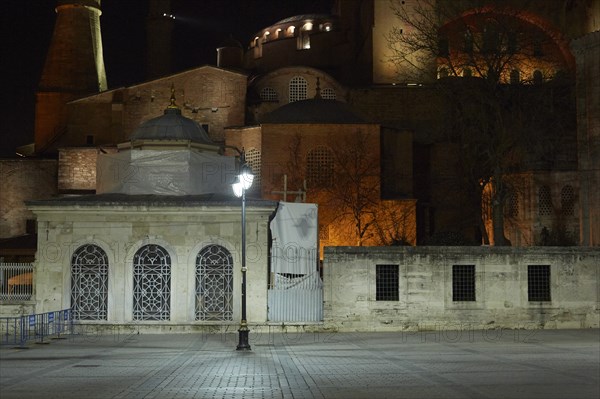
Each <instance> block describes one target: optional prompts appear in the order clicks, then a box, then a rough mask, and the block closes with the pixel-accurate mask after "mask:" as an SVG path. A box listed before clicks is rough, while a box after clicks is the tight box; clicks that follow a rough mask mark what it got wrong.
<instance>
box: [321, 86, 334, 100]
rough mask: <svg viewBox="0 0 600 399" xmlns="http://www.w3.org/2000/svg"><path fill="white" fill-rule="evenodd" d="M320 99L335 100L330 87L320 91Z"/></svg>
mask: <svg viewBox="0 0 600 399" xmlns="http://www.w3.org/2000/svg"><path fill="white" fill-rule="evenodd" d="M321 98H322V99H323V100H335V98H336V96H335V90H333V89H332V88H331V87H326V88H324V89H323V90H321Z"/></svg>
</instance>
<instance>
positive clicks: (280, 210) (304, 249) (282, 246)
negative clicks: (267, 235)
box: [271, 202, 318, 274]
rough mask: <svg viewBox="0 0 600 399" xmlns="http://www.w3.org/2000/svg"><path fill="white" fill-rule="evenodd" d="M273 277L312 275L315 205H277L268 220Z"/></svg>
mask: <svg viewBox="0 0 600 399" xmlns="http://www.w3.org/2000/svg"><path fill="white" fill-rule="evenodd" d="M271 234H272V238H273V242H272V247H271V268H272V270H271V271H272V272H273V273H289V274H312V273H313V272H314V271H315V270H317V256H318V250H317V238H318V208H317V205H316V204H299V203H295V202H280V203H279V206H278V207H277V213H276V214H275V217H274V218H273V220H271Z"/></svg>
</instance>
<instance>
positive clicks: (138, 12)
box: [0, 0, 333, 157]
mask: <svg viewBox="0 0 600 399" xmlns="http://www.w3.org/2000/svg"><path fill="white" fill-rule="evenodd" d="M332 2H333V1H332V0H172V5H173V14H174V15H175V17H176V20H175V31H174V47H173V49H174V58H173V60H172V61H173V65H174V68H175V69H176V70H177V71H180V70H186V69H190V68H194V67H196V66H199V65H204V64H213V65H214V64H215V63H216V47H217V46H218V45H219V44H220V43H222V42H223V40H224V39H226V38H227V37H229V35H233V37H234V38H236V39H237V40H239V41H240V42H241V43H242V45H244V46H247V44H248V43H249V41H250V39H252V37H253V34H254V33H256V32H257V31H259V30H260V29H262V28H264V27H267V26H269V25H271V24H273V23H274V22H277V21H279V20H281V19H283V18H287V17H290V16H293V15H299V14H305V13H329V12H330V11H331V5H332ZM55 5H56V1H55V0H2V2H1V4H0V6H1V9H0V33H1V36H0V37H1V39H0V40H1V42H2V47H1V53H0V68H1V70H0V72H1V74H0V76H1V77H2V80H1V82H2V96H1V98H2V104H1V109H2V111H1V112H0V117H1V118H2V119H1V124H0V126H1V127H0V157H12V156H14V149H15V147H16V146H19V145H23V144H28V143H31V142H32V141H33V119H34V101H35V96H34V94H35V90H36V88H37V85H38V83H39V79H40V76H41V72H42V68H43V66H44V59H45V57H46V52H47V50H48V46H49V44H50V39H51V36H52V30H53V27H54V21H55V18H56V14H55V12H54V7H55ZM147 11H148V1H147V0H102V16H101V17H100V22H101V24H102V25H101V26H102V41H103V46H104V62H105V66H106V74H107V79H108V86H109V89H111V88H115V87H120V86H124V85H130V84H132V83H137V82H142V81H144V80H145V76H144V74H145V66H144V58H145V47H144V46H145V18H146V16H147Z"/></svg>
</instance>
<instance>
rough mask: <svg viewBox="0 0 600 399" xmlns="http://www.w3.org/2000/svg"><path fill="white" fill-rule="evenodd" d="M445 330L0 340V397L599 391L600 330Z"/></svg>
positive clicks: (560, 394)
mask: <svg viewBox="0 0 600 399" xmlns="http://www.w3.org/2000/svg"><path fill="white" fill-rule="evenodd" d="M446 333H447V332H446ZM446 333H441V332H418V333H402V332H399V333H339V334H335V333H328V334H324V333H304V334H252V332H251V334H250V343H251V345H252V351H250V352H238V351H236V350H235V347H236V344H237V334H231V333H227V334H200V333H199V334H191V333H190V334H166V335H145V334H140V335H122V334H121V335H99V334H93V335H86V334H79V335H73V336H69V337H68V338H67V339H63V340H53V341H51V343H49V344H48V345H36V344H31V345H30V346H29V347H30V349H12V348H10V347H2V348H0V398H1V399H12V398H15V399H17V398H18V399H27V398H49V399H51V398H61V399H63V398H65V399H70V398H73V399H80V398H158V399H163V398H164V399H168V398H344V399H352V398H370V399H377V398H483V399H486V398H528V399H529V398H544V399H547V398H561V399H564V398H573V399H579V398H581V399H585V398H593V399H597V398H599V397H600V330H597V329H589V330H536V331H515V330H505V331H495V332H493V333H492V332H491V331H473V330H471V331H469V332H468V333H466V334H462V335H457V334H454V335H448V334H446Z"/></svg>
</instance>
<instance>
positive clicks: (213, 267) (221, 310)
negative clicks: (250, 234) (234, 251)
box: [196, 245, 233, 321]
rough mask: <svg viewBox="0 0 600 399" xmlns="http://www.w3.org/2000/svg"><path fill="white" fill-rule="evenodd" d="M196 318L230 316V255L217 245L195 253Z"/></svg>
mask: <svg viewBox="0 0 600 399" xmlns="http://www.w3.org/2000/svg"><path fill="white" fill-rule="evenodd" d="M196 320H215V321H228V320H233V257H232V256H231V253H229V251H228V250H227V249H226V248H224V247H222V246H220V245H209V246H207V247H205V248H203V249H202V250H201V251H200V252H199V253H198V256H197V257H196Z"/></svg>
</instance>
